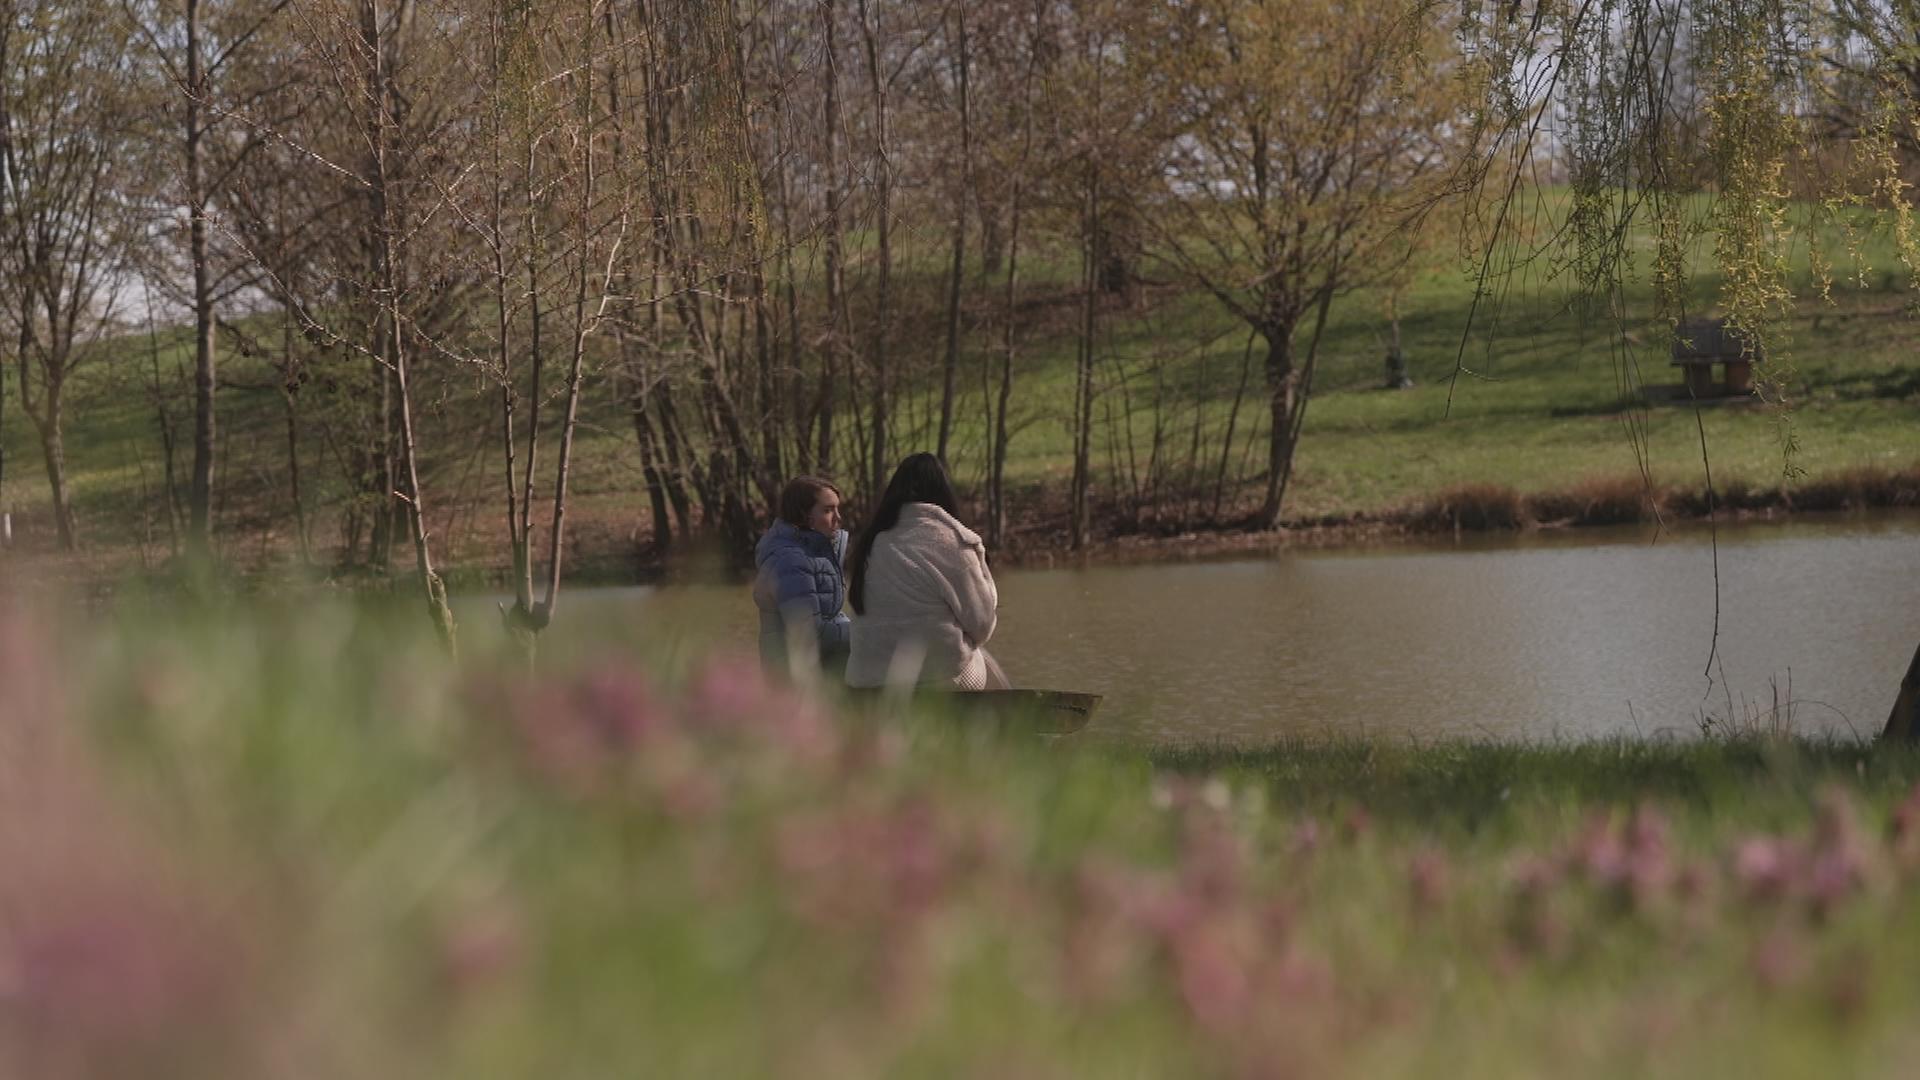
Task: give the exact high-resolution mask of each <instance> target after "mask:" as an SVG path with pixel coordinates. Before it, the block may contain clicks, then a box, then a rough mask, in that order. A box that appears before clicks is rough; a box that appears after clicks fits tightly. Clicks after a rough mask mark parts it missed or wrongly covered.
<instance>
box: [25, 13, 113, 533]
mask: <svg viewBox="0 0 1920 1080" xmlns="http://www.w3.org/2000/svg"><path fill="white" fill-rule="evenodd" d="M0 17H4V19H5V24H6V25H5V28H4V30H0V34H4V37H0V184H3V185H4V189H5V195H4V197H0V209H4V217H0V231H4V237H0V243H3V245H4V246H3V247H0V252H3V253H4V260H5V262H4V266H5V275H4V277H5V280H6V281H7V282H8V284H9V286H10V291H11V292H12V293H13V296H12V303H11V304H10V305H8V307H7V310H6V312H5V315H6V317H7V318H8V319H9V320H10V321H11V322H12V323H13V326H12V331H13V333H12V335H11V336H12V338H13V341H14V343H15V345H16V348H17V349H18V352H17V354H16V355H17V357H18V359H17V363H18V364H19V376H20V405H21V409H22V411H24V412H25V413H26V414H27V417H28V418H29V419H30V420H31V421H32V422H33V425H34V427H35V428H36V429H37V431H38V433H39V436H40V446H41V451H42V454H43V456H44V458H45V461H46V467H47V483H48V486H49V488H50V489H51V491H52V496H53V516H54V526H55V530H56V532H57V534H58V537H59V542H60V545H61V546H62V547H63V548H66V549H69V550H71V549H73V548H74V547H75V546H77V543H78V538H77V535H76V531H75V522H74V514H73V503H72V497H71V493H70V492H69V491H68V488H67V471H66V444H65V436H64V424H65V408H66V391H67V384H68V380H69V379H70V378H71V377H72V375H73V372H74V370H75V369H76V368H77V367H79V366H80V365H81V364H82V363H84V362H85V361H86V360H87V359H89V357H90V355H91V349H90V346H91V344H92V343H93V342H94V341H95V339H96V338H97V337H98V335H99V334H100V333H101V332H102V330H103V329H104V328H105V327H106V326H107V325H108V321H109V318H110V316H111V313H112V308H113V302H114V290H115V288H116V286H117V285H118V283H119V280H120V275H121V271H122V269H123V266H124V258H125V254H126V245H127V243H128V240H129V235H130V232H131V229H130V215H129V213H128V205H127V202H126V199H125V198H124V195H123V193H122V192H121V191H119V190H117V189H116V188H115V187H114V185H113V183H112V180H113V176H114V173H115V167H116V166H117V165H119V164H120V163H121V162H123V161H124V160H125V159H126V158H127V157H128V153H127V150H128V142H127V137H126V132H127V129H128V118H129V110H130V109H131V108H132V107H133V102H132V100H131V95H130V93H129V84H130V81H131V80H130V73H129V70H128V61H127V58H126V52H127V49H126V46H127V42H126V39H125V35H124V34H123V33H121V32H120V29H119V26H120V21H119V20H118V19H114V18H111V17H108V13H107V12H104V11H102V10H99V9H97V8H91V7H89V6H87V5H78V4H76V5H62V6H61V7H60V8H59V9H58V10H52V9H49V8H47V7H44V6H42V5H26V6H22V5H19V4H7V5H6V6H5V8H4V11H3V12H0Z"/></svg>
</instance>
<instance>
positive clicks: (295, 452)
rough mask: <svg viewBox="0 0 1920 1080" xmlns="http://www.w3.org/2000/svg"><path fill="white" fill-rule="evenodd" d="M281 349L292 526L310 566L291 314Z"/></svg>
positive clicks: (284, 327)
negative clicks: (301, 472)
mask: <svg viewBox="0 0 1920 1080" xmlns="http://www.w3.org/2000/svg"><path fill="white" fill-rule="evenodd" d="M280 348H281V355H282V356H283V357H285V360H284V362H285V364H286V371H285V373H284V377H283V378H282V379H281V383H280V396H281V400H282V402H283V403H284V405H285V409H286V415H287V485H288V488H289V493H290V494H291V495H292V497H293V527H294V531H295V532H296V533H298V535H299V540H300V561H301V562H302V563H303V564H306V565H312V563H313V548H312V546H311V544H310V542H309V540H308V538H307V506H306V502H305V500H304V499H303V498H302V497H301V494H300V376H299V370H298V368H297V367H296V366H295V365H296V363H297V361H296V360H295V358H294V352H293V350H294V344H293V315H292V312H291V311H288V312H287V313H286V316H285V318H284V319H282V321H281V324H280ZM169 480H171V478H169Z"/></svg>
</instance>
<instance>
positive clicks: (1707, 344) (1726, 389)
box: [1673, 319, 1764, 398]
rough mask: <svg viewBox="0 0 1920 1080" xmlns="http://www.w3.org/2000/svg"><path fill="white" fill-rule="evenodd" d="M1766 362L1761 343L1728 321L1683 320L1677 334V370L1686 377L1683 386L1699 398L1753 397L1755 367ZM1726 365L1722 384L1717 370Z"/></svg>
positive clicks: (1675, 343) (1675, 355)
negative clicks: (1716, 374) (1730, 324)
mask: <svg viewBox="0 0 1920 1080" xmlns="http://www.w3.org/2000/svg"><path fill="white" fill-rule="evenodd" d="M1763 359H1764V356H1763V355H1762V353H1761V349H1760V346H1759V344H1758V343H1757V342H1751V341H1750V340H1749V339H1748V338H1747V336H1746V335H1745V334H1742V333H1741V332H1740V331H1738V330H1735V329H1734V328H1732V327H1730V326H1728V325H1727V320H1725V319H1683V320H1681V322H1680V325H1679V326H1677V327H1675V328H1674V331H1673V366H1674V367H1677V368H1681V369H1682V370H1683V373H1684V379H1683V381H1682V385H1683V386H1684V387H1685V388H1686V391H1687V394H1688V396H1690V397H1695V398H1715V397H1726V396H1733V395H1740V394H1751V393H1753V365H1755V364H1757V363H1759V362H1760V361H1761V360H1763ZM1715 364H1721V365H1724V368H1725V374H1724V377H1723V379H1722V380H1721V381H1718V382H1716V381H1715V380H1714V377H1713V366H1714V365H1715Z"/></svg>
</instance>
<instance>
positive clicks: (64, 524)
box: [39, 382, 80, 551]
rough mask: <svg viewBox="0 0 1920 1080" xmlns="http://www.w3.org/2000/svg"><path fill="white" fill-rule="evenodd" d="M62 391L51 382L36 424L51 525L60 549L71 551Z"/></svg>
mask: <svg viewBox="0 0 1920 1080" xmlns="http://www.w3.org/2000/svg"><path fill="white" fill-rule="evenodd" d="M62 389H63V388H62V386H61V385H60V383H58V382H53V383H51V384H50V385H48V387H47V396H46V399H45V400H44V401H43V402H41V405H42V410H41V416H42V417H44V419H43V420H42V421H41V423H40V425H39V426H40V449H41V452H42V456H43V457H45V459H46V462H47V487H48V488H49V489H51V490H52V492H53V525H54V529H55V530H56V532H57V533H58V535H59V539H60V550H62V551H74V550H77V549H78V548H79V546H80V545H79V538H78V534H77V532H76V531H75V529H74V521H73V502H72V498H71V496H70V495H69V494H68V492H67V449H66V440H65V439H64V438H63V437H62V433H61V430H60V428H61V415H60V414H61V409H62V407H63V406H62V403H61V400H60V399H61V391H62Z"/></svg>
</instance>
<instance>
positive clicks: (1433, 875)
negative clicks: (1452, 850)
mask: <svg viewBox="0 0 1920 1080" xmlns="http://www.w3.org/2000/svg"><path fill="white" fill-rule="evenodd" d="M1451 878H1452V874H1451V867H1450V866H1449V864H1448V862H1447V857H1446V856H1445V855H1443V854H1441V853H1440V852H1437V851H1432V850H1426V851H1421V852H1418V853H1417V854H1415V855H1414V856H1413V860H1412V862H1411V863H1410V864H1409V865H1408V867H1407V883H1408V886H1409V888H1410V889H1411V893H1412V897H1413V910H1414V913H1415V914H1416V915H1425V914H1429V913H1431V912H1434V911H1437V910H1439V909H1440V908H1441V907H1443V906H1445V904H1446V902H1447V896H1448V894H1449V892H1451V890H1452V881H1451Z"/></svg>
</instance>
